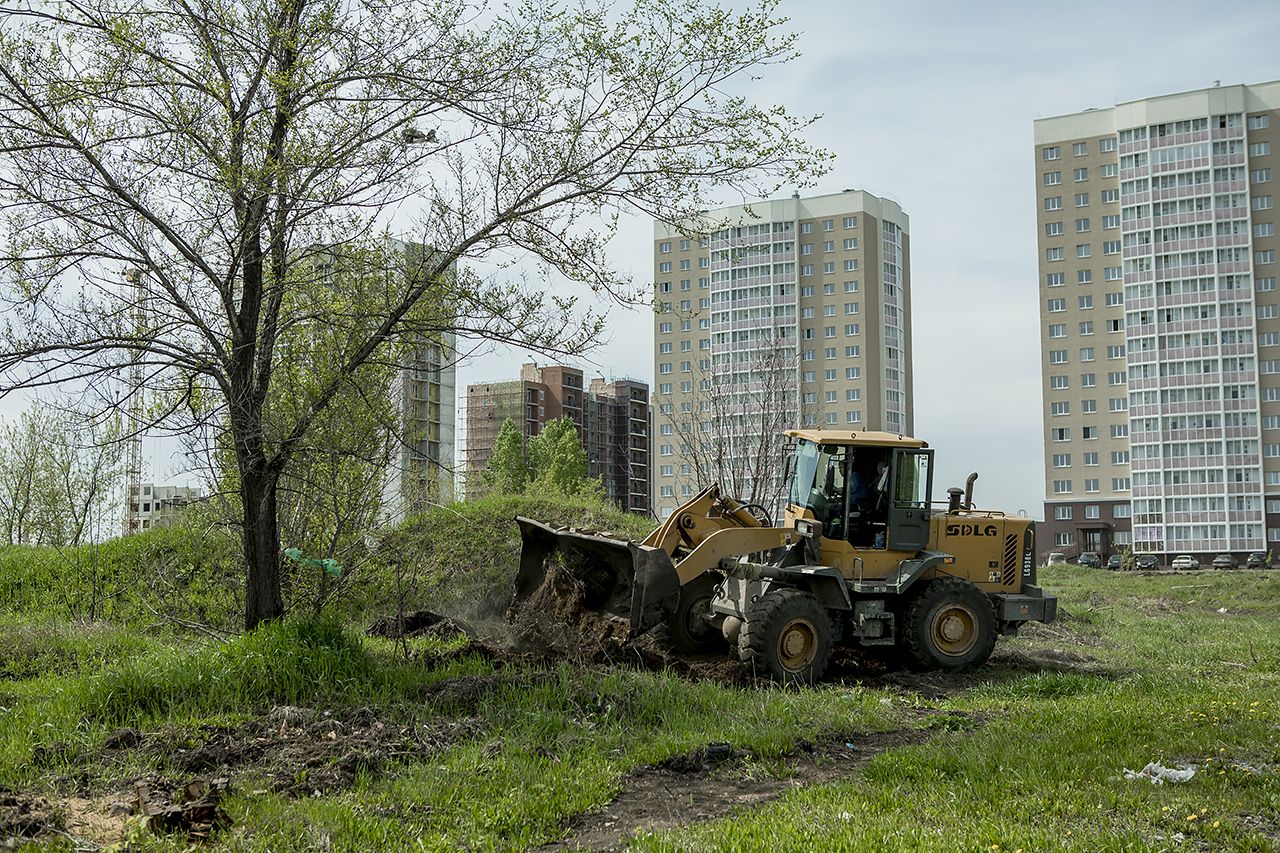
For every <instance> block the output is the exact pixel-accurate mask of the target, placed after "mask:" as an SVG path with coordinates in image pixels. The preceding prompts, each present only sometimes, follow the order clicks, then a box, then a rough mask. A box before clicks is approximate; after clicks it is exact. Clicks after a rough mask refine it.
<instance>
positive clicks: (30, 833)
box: [0, 787, 66, 850]
mask: <svg viewBox="0 0 1280 853" xmlns="http://www.w3.org/2000/svg"><path fill="white" fill-rule="evenodd" d="M65 825H66V822H65V820H64V817H63V814H62V812H61V811H60V810H59V809H57V808H56V807H54V806H53V805H51V804H50V803H49V801H48V800H47V799H45V798H44V797H41V796H38V795H34V794H22V793H19V792H17V791H11V790H9V789H8V788H4V787H0V850H16V849H18V848H19V847H21V846H23V845H24V844H25V843H26V842H28V841H30V840H31V839H34V838H37V837H38V836H40V835H43V834H45V833H48V832H60V831H62V829H63V827H64V826H65Z"/></svg>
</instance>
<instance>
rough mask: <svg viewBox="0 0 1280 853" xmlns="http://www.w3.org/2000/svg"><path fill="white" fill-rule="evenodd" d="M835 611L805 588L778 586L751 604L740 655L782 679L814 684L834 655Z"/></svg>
mask: <svg viewBox="0 0 1280 853" xmlns="http://www.w3.org/2000/svg"><path fill="white" fill-rule="evenodd" d="M831 635H832V630H831V617H830V616H828V615H827V609H826V608H825V607H823V606H822V604H821V603H820V602H819V601H818V600H817V599H816V598H814V597H813V596H812V595H810V594H809V593H807V592H805V591H804V590H799V589H794V588H790V587H783V588H774V589H771V590H769V592H768V593H767V594H766V595H765V596H764V597H763V598H761V599H760V600H759V601H757V602H756V603H755V604H754V605H752V607H751V610H750V611H749V612H748V613H747V620H746V621H745V622H744V623H743V624H742V631H741V632H740V633H739V635H738V657H739V658H741V659H742V661H743V662H744V663H747V664H750V665H752V666H753V667H754V669H755V671H756V672H757V673H758V674H761V675H765V676H768V677H769V678H771V679H773V680H774V681H777V682H778V683H780V684H784V685H790V684H813V683H814V682H815V681H817V680H818V679H819V678H821V677H822V673H823V672H825V671H826V669H827V663H828V661H830V660H831Z"/></svg>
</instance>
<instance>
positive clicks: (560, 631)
mask: <svg viewBox="0 0 1280 853" xmlns="http://www.w3.org/2000/svg"><path fill="white" fill-rule="evenodd" d="M507 621H508V623H510V626H511V636H510V640H511V643H512V645H513V647H514V648H515V649H516V650H518V651H524V652H532V653H534V654H538V655H543V656H548V657H556V658H565V659H569V660H572V661H580V662H584V663H596V662H602V661H603V662H612V661H615V660H621V659H622V658H624V657H628V655H627V654H626V653H625V649H626V646H627V639H628V637H627V635H628V633H629V632H630V623H629V622H628V621H627V620H626V619H622V618H619V617H617V616H614V615H613V614H611V613H602V612H598V611H596V610H593V609H591V608H590V607H588V606H587V588H586V585H585V584H584V583H583V582H582V580H581V579H579V578H578V577H577V576H575V575H574V573H573V572H571V571H569V570H568V569H566V568H565V567H564V566H562V565H560V564H559V563H558V562H556V561H553V560H549V561H548V563H547V567H546V576H545V577H544V579H543V581H542V583H541V584H540V585H539V586H538V587H537V588H536V589H535V590H534V591H533V592H532V593H531V594H530V595H529V596H528V597H527V598H525V599H524V600H523V601H515V602H513V603H512V604H511V607H510V608H509V609H508V610H507Z"/></svg>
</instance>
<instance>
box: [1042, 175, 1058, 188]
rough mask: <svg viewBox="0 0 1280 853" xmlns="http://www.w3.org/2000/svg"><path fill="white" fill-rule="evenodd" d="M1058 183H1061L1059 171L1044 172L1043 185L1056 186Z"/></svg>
mask: <svg viewBox="0 0 1280 853" xmlns="http://www.w3.org/2000/svg"><path fill="white" fill-rule="evenodd" d="M1060 183H1062V173H1061V172H1045V173H1044V185H1045V186H1046V187H1053V186H1057V185H1058V184H1060Z"/></svg>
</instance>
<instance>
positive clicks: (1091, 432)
mask: <svg viewBox="0 0 1280 853" xmlns="http://www.w3.org/2000/svg"><path fill="white" fill-rule="evenodd" d="M1080 437H1081V438H1082V439H1084V440H1085V441H1096V440H1097V438H1098V428H1097V427H1096V426H1087V427H1081V428H1080Z"/></svg>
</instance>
